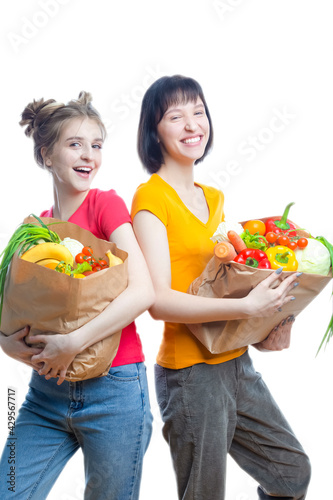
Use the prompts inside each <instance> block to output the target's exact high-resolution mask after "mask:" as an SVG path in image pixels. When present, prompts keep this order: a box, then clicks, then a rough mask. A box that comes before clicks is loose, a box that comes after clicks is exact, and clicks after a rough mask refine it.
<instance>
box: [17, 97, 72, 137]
mask: <svg viewBox="0 0 333 500" xmlns="http://www.w3.org/2000/svg"><path fill="white" fill-rule="evenodd" d="M63 106H64V104H62V103H60V102H57V101H56V100H55V99H48V100H47V101H44V99H43V98H42V99H39V100H38V101H36V100H33V101H32V102H31V103H29V104H28V106H26V108H25V109H24V110H23V112H22V115H21V116H22V119H21V121H20V125H21V126H22V127H24V126H25V125H28V126H27V127H26V129H25V134H26V135H27V136H28V137H30V136H31V135H32V134H33V132H34V129H35V128H36V127H38V126H40V125H41V124H42V123H44V122H45V121H46V120H47V119H48V118H49V117H50V116H51V115H52V114H53V113H54V112H55V111H56V110H57V109H59V108H61V107H63Z"/></svg>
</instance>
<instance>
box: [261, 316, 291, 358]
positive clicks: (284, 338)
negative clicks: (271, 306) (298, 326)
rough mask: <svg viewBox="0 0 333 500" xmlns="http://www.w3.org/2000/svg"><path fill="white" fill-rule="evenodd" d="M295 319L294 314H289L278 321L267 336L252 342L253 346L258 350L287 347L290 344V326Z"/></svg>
mask: <svg viewBox="0 0 333 500" xmlns="http://www.w3.org/2000/svg"><path fill="white" fill-rule="evenodd" d="M294 321H295V317H294V316H289V317H288V318H286V319H284V320H283V321H281V323H279V324H278V325H277V326H276V327H275V328H273V330H272V331H271V332H270V334H269V335H268V337H266V338H265V340H263V341H262V342H258V343H257V344H253V347H255V348H256V349H258V351H263V352H267V351H282V350H283V349H288V347H289V346H290V334H291V327H292V325H293V323H294Z"/></svg>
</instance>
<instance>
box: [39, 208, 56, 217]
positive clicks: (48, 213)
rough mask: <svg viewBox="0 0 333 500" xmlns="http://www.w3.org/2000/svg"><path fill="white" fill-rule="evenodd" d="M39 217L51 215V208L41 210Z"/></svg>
mask: <svg viewBox="0 0 333 500" xmlns="http://www.w3.org/2000/svg"><path fill="white" fill-rule="evenodd" d="M39 217H53V210H52V208H49V209H48V210H43V212H41V214H40V216H39Z"/></svg>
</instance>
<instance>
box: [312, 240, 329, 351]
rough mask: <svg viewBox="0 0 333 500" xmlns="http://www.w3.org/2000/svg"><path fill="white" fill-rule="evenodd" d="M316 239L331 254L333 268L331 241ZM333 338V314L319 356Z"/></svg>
mask: <svg viewBox="0 0 333 500" xmlns="http://www.w3.org/2000/svg"><path fill="white" fill-rule="evenodd" d="M315 239H316V240H318V241H320V242H321V243H322V244H323V245H325V247H326V248H327V250H328V251H329V253H330V255H331V265H332V266H333V245H332V244H331V243H330V242H329V241H327V239H326V238H324V237H323V236H317V237H316V238H315ZM332 294H333V291H332ZM332 337H333V314H332V316H331V320H330V322H329V324H328V327H327V330H326V332H325V335H324V337H323V340H322V341H321V344H320V346H319V348H318V351H317V354H318V353H319V351H320V349H321V348H322V346H323V345H324V343H325V344H326V345H325V347H326V346H327V344H328V343H329V341H330V340H331V338H332Z"/></svg>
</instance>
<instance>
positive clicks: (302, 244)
mask: <svg viewBox="0 0 333 500" xmlns="http://www.w3.org/2000/svg"><path fill="white" fill-rule="evenodd" d="M307 245H308V240H307V239H306V238H300V239H299V240H298V242H297V246H298V247H299V248H305V247H306V246H307Z"/></svg>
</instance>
